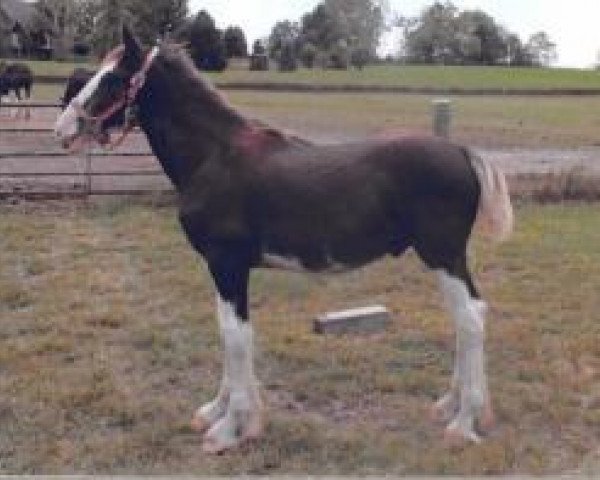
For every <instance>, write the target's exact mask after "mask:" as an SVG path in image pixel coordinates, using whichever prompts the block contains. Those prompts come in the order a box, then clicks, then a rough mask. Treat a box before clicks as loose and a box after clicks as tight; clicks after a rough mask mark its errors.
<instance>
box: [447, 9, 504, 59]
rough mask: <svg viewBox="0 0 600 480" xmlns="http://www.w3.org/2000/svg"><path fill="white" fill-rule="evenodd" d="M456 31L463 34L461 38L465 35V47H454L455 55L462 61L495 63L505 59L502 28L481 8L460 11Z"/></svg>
mask: <svg viewBox="0 0 600 480" xmlns="http://www.w3.org/2000/svg"><path fill="white" fill-rule="evenodd" d="M456 31H457V32H460V33H462V34H463V35H464V36H463V37H462V38H463V39H464V38H465V37H466V46H467V49H463V50H462V51H460V50H459V51H456V49H454V50H455V53H456V54H457V55H455V57H456V58H459V59H462V60H463V62H465V63H476V64H479V65H495V64H498V63H501V62H502V61H504V60H505V59H506V57H507V54H508V50H507V45H506V38H505V34H504V32H503V29H502V27H500V26H499V25H498V24H496V21H495V20H494V19H493V18H492V17H491V16H490V15H488V14H487V13H485V12H482V11H481V10H468V11H464V12H462V13H460V14H459V15H458V17H457V18H456ZM458 38H461V36H460V35H458ZM459 44H460V42H459ZM455 45H456V43H455ZM469 47H471V48H469Z"/></svg>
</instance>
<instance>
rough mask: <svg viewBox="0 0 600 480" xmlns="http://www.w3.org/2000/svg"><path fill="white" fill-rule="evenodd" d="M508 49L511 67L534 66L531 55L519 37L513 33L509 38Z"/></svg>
mask: <svg viewBox="0 0 600 480" xmlns="http://www.w3.org/2000/svg"><path fill="white" fill-rule="evenodd" d="M506 49H507V59H508V64H509V65H510V66H514V67H531V66H532V65H533V58H532V57H531V54H530V53H529V51H528V50H527V48H526V47H525V45H523V42H522V41H521V39H520V38H519V37H518V36H517V35H515V34H512V33H511V34H509V35H508V36H507V38H506Z"/></svg>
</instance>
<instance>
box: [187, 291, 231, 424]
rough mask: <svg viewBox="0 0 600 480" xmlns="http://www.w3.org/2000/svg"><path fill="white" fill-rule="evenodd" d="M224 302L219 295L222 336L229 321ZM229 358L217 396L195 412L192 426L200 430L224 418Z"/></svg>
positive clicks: (226, 359)
mask: <svg viewBox="0 0 600 480" xmlns="http://www.w3.org/2000/svg"><path fill="white" fill-rule="evenodd" d="M224 305H225V304H224V303H223V301H222V300H221V297H220V296H219V295H217V318H218V320H219V329H220V331H221V338H224V337H225V324H226V322H227V321H228V320H227V318H226V315H227V313H226V312H225V310H224ZM228 372H229V358H228V356H227V355H225V357H224V360H223V375H222V378H221V386H220V387H219V392H218V393H217V396H216V398H215V399H214V400H213V401H211V402H208V403H207V404H205V405H202V406H201V407H200V408H199V409H198V410H197V411H196V413H195V415H194V419H193V421H192V427H193V428H194V429H195V430H198V431H204V430H207V429H208V428H210V427H211V426H212V425H213V424H214V423H216V422H217V420H219V419H220V418H222V417H223V416H224V415H225V413H226V412H227V406H228V405H229V393H230V385H229V373H228Z"/></svg>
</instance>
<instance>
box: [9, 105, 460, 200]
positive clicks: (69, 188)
mask: <svg viewBox="0 0 600 480" xmlns="http://www.w3.org/2000/svg"><path fill="white" fill-rule="evenodd" d="M27 105H28V106H29V107H31V108H40V109H41V108H54V109H57V108H59V107H60V105H59V104H58V103H50V102H46V103H43V102H31V103H28V104H27ZM2 106H6V107H9V108H10V107H16V106H17V104H14V103H10V104H2ZM20 106H23V104H21V105H20ZM432 113H433V125H432V126H433V131H434V134H436V135H438V136H443V137H449V136H450V127H451V120H452V104H451V102H450V101H449V100H447V99H438V100H436V101H434V102H433V112H432ZM52 132H53V130H52V129H51V128H47V127H45V128H36V127H32V128H17V127H11V126H7V127H0V134H3V133H4V134H6V133H11V134H25V135H27V134H32V135H39V134H51V133H52ZM38 158H47V159H48V158H54V159H60V158H64V159H71V160H73V158H74V157H73V155H72V154H68V153H66V152H64V151H55V150H50V151H2V150H1V149H0V198H6V197H7V196H24V197H28V196H29V197H43V198H51V197H67V196H78V197H81V196H92V195H146V194H152V193H166V192H172V191H173V189H172V188H170V184H168V186H169V188H166V185H167V181H166V176H165V174H164V172H163V171H162V169H159V168H158V167H156V168H147V166H144V167H143V168H131V167H130V168H127V169H122V170H114V169H108V170H107V169H98V168H95V167H96V166H97V163H98V161H100V160H102V159H108V158H110V159H115V158H116V159H119V158H121V159H127V158H129V159H132V158H154V156H153V154H152V153H151V152H150V151H133V150H132V151H116V152H113V151H109V152H107V151H98V150H92V149H88V150H87V151H85V152H83V154H80V155H79V156H77V157H75V159H76V161H77V162H78V163H79V168H78V169H73V167H72V166H71V169H60V170H59V171H57V170H48V169H46V170H43V169H42V170H40V169H37V165H36V169H35V170H31V171H22V170H18V169H17V168H15V166H14V165H12V166H11V167H10V168H7V167H6V165H5V162H8V161H9V160H26V159H38ZM154 163H155V164H156V160H154ZM136 177H137V178H138V179H139V178H151V177H155V178H156V179H157V182H156V183H157V184H158V183H159V182H160V183H162V184H163V185H165V188H161V187H159V186H157V185H156V184H154V185H152V187H148V186H146V187H140V186H137V185H135V182H129V183H127V187H124V188H114V185H115V183H116V182H113V183H110V184H109V186H108V187H106V186H105V187H104V188H99V187H97V186H96V184H97V182H95V181H94V180H95V179H96V180H98V179H108V178H113V179H119V178H130V179H132V178H136ZM61 178H63V179H65V180H66V179H74V181H73V182H72V183H71V184H70V185H69V184H68V183H67V184H66V183H65V182H63V183H62V184H59V185H60V188H59V185H57V184H56V182H50V185H52V186H53V187H52V188H51V187H50V186H49V182H48V181H46V182H44V181H43V179H46V180H48V179H50V180H52V179H54V180H56V179H61ZM25 179H33V180H34V182H33V184H27V182H25ZM32 187H35V188H32ZM65 187H66V188H65Z"/></svg>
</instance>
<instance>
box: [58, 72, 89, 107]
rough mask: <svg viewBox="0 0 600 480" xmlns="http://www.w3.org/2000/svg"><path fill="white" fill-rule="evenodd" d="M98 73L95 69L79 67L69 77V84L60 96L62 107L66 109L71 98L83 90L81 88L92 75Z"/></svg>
mask: <svg viewBox="0 0 600 480" xmlns="http://www.w3.org/2000/svg"><path fill="white" fill-rule="evenodd" d="M95 74H96V72H95V71H94V70H89V69H87V68H81V67H78V68H76V69H75V70H73V72H71V75H69V77H68V78H67V84H66V86H65V93H64V94H63V96H62V97H61V98H60V108H61V110H64V109H65V108H67V105H69V103H71V100H73V98H75V96H76V95H77V94H78V93H79V92H80V91H81V89H82V88H83V87H84V86H85V84H86V83H88V82H89V81H90V80H91V79H92V77H93V76H94V75H95Z"/></svg>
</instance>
